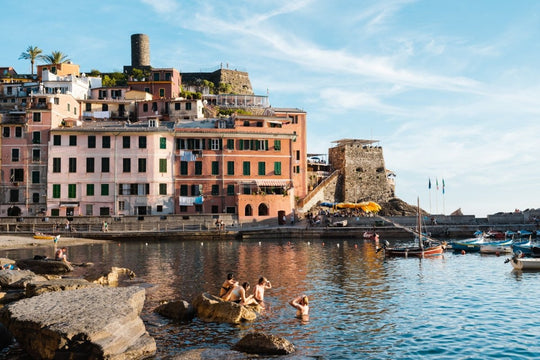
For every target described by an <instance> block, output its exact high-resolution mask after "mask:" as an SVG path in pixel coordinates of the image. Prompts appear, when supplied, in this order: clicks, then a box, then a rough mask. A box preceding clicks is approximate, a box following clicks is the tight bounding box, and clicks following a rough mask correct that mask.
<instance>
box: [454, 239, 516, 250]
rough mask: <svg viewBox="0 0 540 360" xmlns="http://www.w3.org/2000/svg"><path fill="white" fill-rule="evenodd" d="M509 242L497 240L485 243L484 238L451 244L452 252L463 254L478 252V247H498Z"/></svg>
mask: <svg viewBox="0 0 540 360" xmlns="http://www.w3.org/2000/svg"><path fill="white" fill-rule="evenodd" d="M509 241H511V240H509V239H506V240H498V241H486V238H483V237H481V238H473V239H467V240H461V241H454V242H453V243H452V249H453V250H454V251H465V252H479V251H480V247H481V246H484V245H488V246H499V245H505V244H506V243H507V242H509Z"/></svg>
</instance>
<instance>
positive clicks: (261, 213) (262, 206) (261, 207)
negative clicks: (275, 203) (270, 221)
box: [259, 203, 268, 216]
mask: <svg viewBox="0 0 540 360" xmlns="http://www.w3.org/2000/svg"><path fill="white" fill-rule="evenodd" d="M259 216H268V206H266V204H264V203H263V204H260V205H259Z"/></svg>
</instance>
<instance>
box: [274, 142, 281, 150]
mask: <svg viewBox="0 0 540 360" xmlns="http://www.w3.org/2000/svg"><path fill="white" fill-rule="evenodd" d="M274 150H281V140H274Z"/></svg>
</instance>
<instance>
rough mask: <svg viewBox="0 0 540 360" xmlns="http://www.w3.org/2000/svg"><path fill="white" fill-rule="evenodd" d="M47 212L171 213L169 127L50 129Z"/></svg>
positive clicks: (98, 124) (99, 124)
mask: <svg viewBox="0 0 540 360" xmlns="http://www.w3.org/2000/svg"><path fill="white" fill-rule="evenodd" d="M51 135H52V137H51V143H50V149H49V164H48V165H49V179H48V191H47V192H48V201H47V213H48V214H50V215H51V216H73V215H75V216H77V215H89V216H90V215H147V214H154V215H155V214H172V213H173V211H174V206H173V196H172V194H173V166H172V165H173V158H172V156H173V153H172V147H173V137H172V129H171V128H169V127H167V126H161V125H160V124H159V121H158V120H156V119H150V120H148V121H141V122H139V123H136V124H124V123H119V122H106V121H101V122H88V123H86V122H85V123H83V124H82V126H77V127H73V128H57V129H54V130H53V131H52V132H51Z"/></svg>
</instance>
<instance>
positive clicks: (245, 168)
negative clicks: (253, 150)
mask: <svg viewBox="0 0 540 360" xmlns="http://www.w3.org/2000/svg"><path fill="white" fill-rule="evenodd" d="M243 168H244V175H250V166H249V161H244V164H243Z"/></svg>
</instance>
